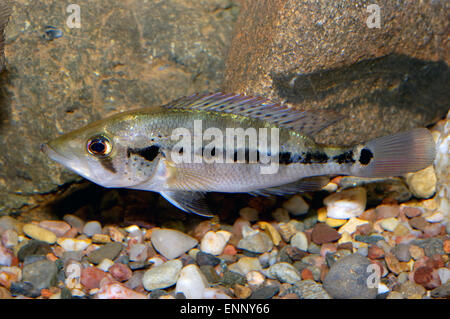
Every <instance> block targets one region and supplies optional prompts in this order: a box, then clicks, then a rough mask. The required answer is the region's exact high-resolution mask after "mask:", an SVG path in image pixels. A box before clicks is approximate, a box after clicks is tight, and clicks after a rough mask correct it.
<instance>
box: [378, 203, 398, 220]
mask: <svg viewBox="0 0 450 319" xmlns="http://www.w3.org/2000/svg"><path fill="white" fill-rule="evenodd" d="M399 214H400V206H398V205H379V206H377V207H376V208H375V215H376V219H377V220H378V219H385V218H391V217H397V216H398V215H399Z"/></svg>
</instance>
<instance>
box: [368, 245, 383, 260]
mask: <svg viewBox="0 0 450 319" xmlns="http://www.w3.org/2000/svg"><path fill="white" fill-rule="evenodd" d="M367 257H368V258H370V259H379V258H383V257H384V250H383V249H382V248H381V247H378V246H377V245H370V246H369V249H368V251H367Z"/></svg>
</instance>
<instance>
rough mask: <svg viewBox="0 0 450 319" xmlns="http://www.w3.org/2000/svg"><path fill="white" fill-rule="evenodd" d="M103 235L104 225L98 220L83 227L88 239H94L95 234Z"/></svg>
mask: <svg viewBox="0 0 450 319" xmlns="http://www.w3.org/2000/svg"><path fill="white" fill-rule="evenodd" d="M101 233H102V225H101V224H100V223H99V222H98V221H96V220H93V221H90V222H87V223H86V224H84V226H83V234H85V235H86V236H88V237H92V236H94V235H95V234H101Z"/></svg>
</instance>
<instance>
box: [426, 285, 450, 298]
mask: <svg viewBox="0 0 450 319" xmlns="http://www.w3.org/2000/svg"><path fill="white" fill-rule="evenodd" d="M431 297H434V298H449V297H450V283H447V284H444V285H442V286H439V287H437V288H434V289H433V290H431Z"/></svg>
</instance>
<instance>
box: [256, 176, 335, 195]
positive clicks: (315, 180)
mask: <svg viewBox="0 0 450 319" xmlns="http://www.w3.org/2000/svg"><path fill="white" fill-rule="evenodd" d="M329 181H330V179H329V178H328V177H326V176H314V177H307V178H303V179H301V180H299V181H296V182H294V183H289V184H285V185H281V186H278V187H269V188H264V189H258V190H256V191H253V192H250V193H249V194H251V195H256V196H270V195H278V196H284V195H294V194H297V193H302V192H311V191H317V190H319V189H321V188H322V187H324V186H325V185H326V184H328V182H329Z"/></svg>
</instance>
